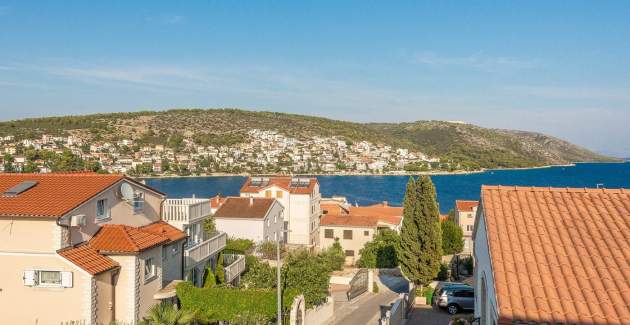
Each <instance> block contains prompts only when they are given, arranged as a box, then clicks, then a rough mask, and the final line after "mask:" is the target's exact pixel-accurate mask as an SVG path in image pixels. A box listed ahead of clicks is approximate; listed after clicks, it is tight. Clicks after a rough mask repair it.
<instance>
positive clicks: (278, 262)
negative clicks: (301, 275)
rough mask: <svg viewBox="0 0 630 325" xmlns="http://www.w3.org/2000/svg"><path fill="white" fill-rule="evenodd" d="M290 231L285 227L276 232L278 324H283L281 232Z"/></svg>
mask: <svg viewBox="0 0 630 325" xmlns="http://www.w3.org/2000/svg"><path fill="white" fill-rule="evenodd" d="M286 233H289V230H288V229H283V230H282V231H280V232H279V233H276V281H277V282H276V289H277V290H276V291H277V293H278V325H282V288H281V282H280V281H281V279H280V241H281V239H280V234H286Z"/></svg>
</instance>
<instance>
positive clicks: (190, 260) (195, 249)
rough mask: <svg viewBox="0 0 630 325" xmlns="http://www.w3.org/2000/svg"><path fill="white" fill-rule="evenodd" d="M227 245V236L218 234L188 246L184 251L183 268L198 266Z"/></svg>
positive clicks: (221, 233) (222, 233)
mask: <svg viewBox="0 0 630 325" xmlns="http://www.w3.org/2000/svg"><path fill="white" fill-rule="evenodd" d="M226 244H227V234H226V233H224V232H219V233H216V234H215V235H213V236H212V237H210V238H209V239H206V240H204V241H202V242H200V243H198V244H195V245H193V246H190V247H188V248H186V249H185V250H184V268H186V269H190V268H191V267H193V266H195V265H197V264H199V262H201V261H203V260H205V259H206V258H208V257H210V256H212V255H214V254H217V253H218V252H220V251H222V250H223V249H224V248H225V245H226Z"/></svg>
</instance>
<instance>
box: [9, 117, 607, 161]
mask: <svg viewBox="0 0 630 325" xmlns="http://www.w3.org/2000/svg"><path fill="white" fill-rule="evenodd" d="M251 129H261V130H276V131H278V132H280V133H283V134H285V135H287V136H292V137H296V138H298V139H305V138H307V137H311V136H324V137H328V136H339V137H342V138H344V139H346V140H347V141H363V140H366V141H370V142H373V143H382V144H386V145H391V146H393V147H400V148H407V149H410V150H414V151H415V150H419V151H422V152H424V153H426V154H428V155H431V156H439V157H440V158H442V159H447V160H450V161H455V162H458V163H460V164H462V165H465V166H468V167H472V168H478V167H482V168H497V167H499V168H500V167H532V166H542V165H549V164H566V163H571V162H578V161H580V162H581V161H612V160H615V159H613V158H610V157H606V156H602V155H599V154H596V153H594V152H592V151H589V150H587V149H585V148H582V147H579V146H576V145H573V144H571V143H568V142H566V141H563V140H560V139H557V138H554V137H551V136H547V135H543V134H540V133H534V132H525V131H513V130H501V129H488V128H482V127H479V126H475V125H471V124H462V123H450V122H442V121H417V122H409V123H354V122H347V121H338V120H332V119H327V118H321V117H314V116H305V115H295V114H285V113H273V112H253V111H244V110H238V109H208V110H202V109H177V110H168V111H158V112H154V111H145V112H134V113H111V114H93V115H84V116H62V117H47V118H33V119H23V120H16V121H7V122H0V136H5V135H15V136H16V137H17V138H18V139H21V138H34V137H39V136H40V135H41V134H51V135H69V134H73V135H78V136H82V137H85V138H87V139H89V140H90V141H104V140H107V141H115V140H120V139H125V138H127V139H129V138H131V139H134V140H136V141H137V142H139V143H144V144H165V145H176V144H177V143H178V142H181V141H179V140H181V139H182V138H185V137H187V138H191V139H193V140H194V141H195V142H197V143H199V144H204V145H230V144H234V143H238V142H243V141H246V139H247V137H246V134H247V131H249V130H251Z"/></svg>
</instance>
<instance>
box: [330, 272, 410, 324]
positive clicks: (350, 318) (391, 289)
mask: <svg viewBox="0 0 630 325" xmlns="http://www.w3.org/2000/svg"><path fill="white" fill-rule="evenodd" d="M401 279H402V278H394V277H391V278H390V277H387V278H381V279H380V280H381V282H383V283H384V284H385V285H379V293H378V294H375V293H364V294H363V295H361V296H360V297H358V298H356V299H355V300H354V301H352V302H337V301H336V302H335V316H334V321H333V324H344V325H345V324H348V325H366V324H377V323H378V318H379V316H380V306H381V305H388V304H389V303H390V302H392V301H393V300H394V299H396V298H397V297H398V293H397V292H402V291H403V290H405V289H406V287H407V284H406V283H402V282H401V281H400V280H401Z"/></svg>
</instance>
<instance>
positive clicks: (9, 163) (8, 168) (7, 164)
mask: <svg viewBox="0 0 630 325" xmlns="http://www.w3.org/2000/svg"><path fill="white" fill-rule="evenodd" d="M14 161H15V158H13V156H12V155H11V154H9V153H5V154H4V172H5V173H12V172H14V171H15V167H13V162H14Z"/></svg>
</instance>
